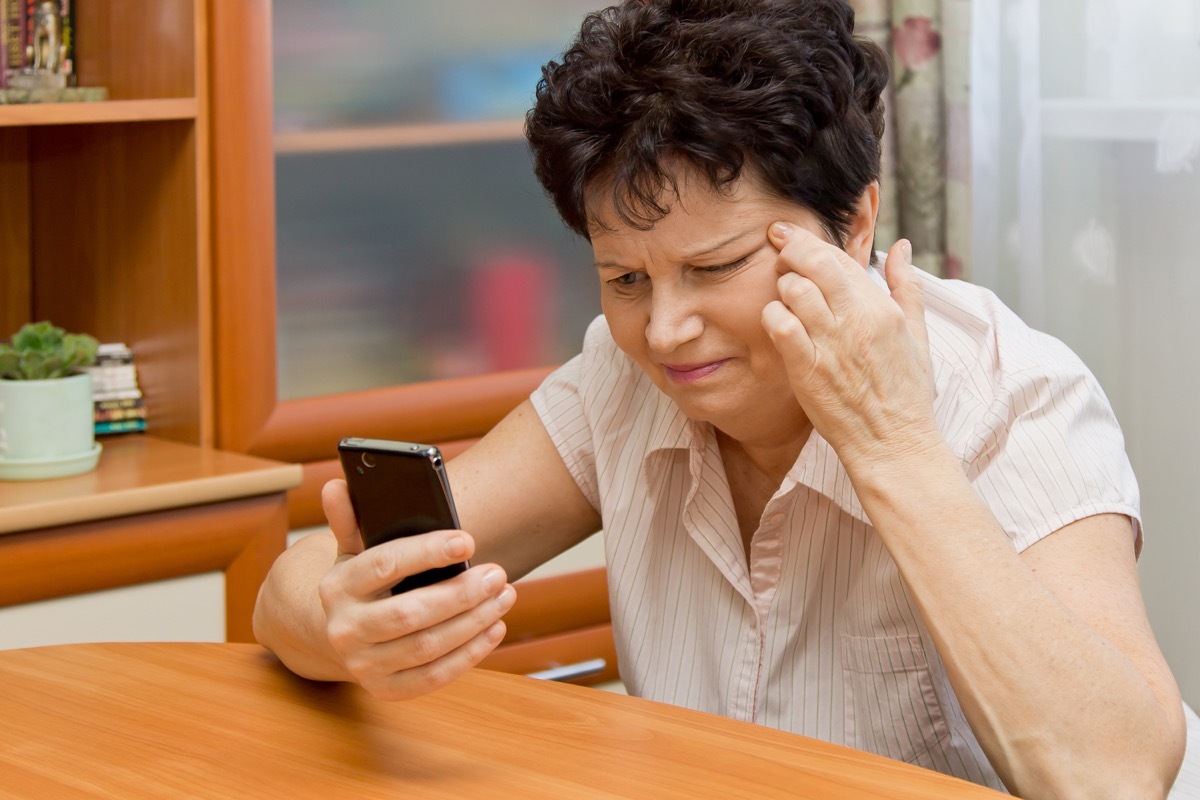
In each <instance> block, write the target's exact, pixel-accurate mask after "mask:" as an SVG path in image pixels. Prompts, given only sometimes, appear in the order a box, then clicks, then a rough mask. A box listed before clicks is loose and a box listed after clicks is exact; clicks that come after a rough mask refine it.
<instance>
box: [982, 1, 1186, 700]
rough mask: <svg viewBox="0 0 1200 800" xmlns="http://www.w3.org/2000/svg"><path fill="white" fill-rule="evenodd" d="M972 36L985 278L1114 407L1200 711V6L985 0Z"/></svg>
mask: <svg viewBox="0 0 1200 800" xmlns="http://www.w3.org/2000/svg"><path fill="white" fill-rule="evenodd" d="M971 29H972V42H971V45H972V48H971V61H972V70H971V74H972V82H971V87H972V95H971V99H970V104H971V150H972V165H973V174H972V187H973V206H972V208H973V225H972V232H973V242H972V265H973V273H972V278H973V280H974V281H975V282H977V283H981V284H983V285H986V286H989V287H991V288H993V289H994V290H996V291H997V292H998V293H999V294H1000V296H1001V297H1002V298H1003V299H1004V300H1005V301H1006V302H1007V303H1008V304H1009V305H1010V306H1012V307H1013V308H1014V309H1015V310H1016V311H1017V312H1018V313H1019V314H1021V316H1022V317H1023V318H1024V319H1025V320H1026V321H1027V322H1029V323H1030V324H1031V325H1033V326H1034V327H1037V328H1040V329H1042V330H1045V331H1047V332H1049V333H1051V334H1053V335H1055V336H1057V337H1058V338H1060V339H1062V340H1063V341H1065V342H1066V343H1067V344H1068V345H1070V346H1071V347H1072V348H1073V349H1074V350H1075V351H1076V352H1077V353H1079V355H1080V356H1082V357H1083V358H1084V360H1085V361H1086V362H1087V363H1088V365H1089V366H1090V367H1091V368H1092V370H1093V371H1094V372H1095V373H1096V375H1097V377H1098V378H1099V379H1100V382H1101V384H1102V385H1103V386H1104V388H1105V391H1106V392H1107V393H1108V395H1109V398H1110V399H1111V401H1112V403H1113V406H1114V407H1115V409H1116V412H1117V415H1118V417H1119V419H1120V421H1121V424H1122V427H1123V428H1124V430H1125V434H1126V438H1127V443H1128V449H1129V453H1130V456H1131V458H1132V460H1133V465H1134V468H1135V470H1136V471H1137V474H1138V477H1139V480H1140V483H1141V489H1142V509H1143V515H1144V522H1145V529H1146V544H1145V552H1144V555H1143V557H1142V559H1141V564H1140V569H1141V576H1142V581H1143V587H1144V591H1145V595H1146V598H1147V603H1148V605H1149V608H1150V614H1151V621H1152V622H1153V624H1154V627H1155V630H1156V632H1157V633H1158V636H1159V640H1160V642H1161V643H1162V645H1163V648H1164V650H1165V651H1166V654H1167V658H1168V659H1169V661H1170V662H1171V665H1172V667H1173V669H1174V670H1175V673H1176V675H1177V677H1178V679H1179V682H1180V685H1181V688H1182V690H1183V693H1184V697H1185V699H1186V700H1188V702H1189V703H1191V704H1192V705H1193V706H1197V705H1200V628H1198V627H1197V624H1196V617H1197V613H1198V612H1200V588H1197V587H1198V586H1200V508H1198V507H1197V499H1198V498H1200V413H1198V410H1197V409H1198V406H1200V354H1198V353H1197V351H1198V350H1200V307H1198V306H1200V211H1198V208H1197V207H1198V206H1200V0H1155V2H1152V3H1147V2H1144V0H1047V1H1046V2H1038V0H977V2H975V3H974V7H973V19H972V25H971Z"/></svg>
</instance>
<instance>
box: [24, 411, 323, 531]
mask: <svg viewBox="0 0 1200 800" xmlns="http://www.w3.org/2000/svg"><path fill="white" fill-rule="evenodd" d="M98 441H99V442H100V443H101V444H102V445H103V446H104V451H103V452H102V453H101V454H100V465H99V466H98V467H97V468H96V469H94V470H92V471H91V472H85V473H83V474H82V475H73V476H71V477H69V478H58V479H55V480H46V481H4V482H0V534H2V533H9V532H14V531H21V530H30V529H36V528H46V527H51V526H55V525H66V524H71V523H76V522H87V521H91V520H98V519H108V518H111V517H124V516H128V515H131V514H141V513H145V512H148V511H160V510H163V509H170V508H179V507H182V506H193V505H199V504H201V503H214V502H219V501H223V500H233V499H237V498H242V497H253V496H255V495H260V494H272V493H275V492H282V491H285V490H287V489H290V488H293V487H295V486H299V485H300V481H301V477H302V471H301V467H300V465H298V464H285V463H282V462H279V461H270V460H267V459H264V458H257V457H254V456H246V455H242V454H240V453H227V452H223V451H220V450H213V449H212V448H203V447H195V446H192V445H186V444H180V443H179V442H170V441H167V440H165V439H157V438H155V437H153V436H148V435H145V434H126V435H123V436H101V437H98Z"/></svg>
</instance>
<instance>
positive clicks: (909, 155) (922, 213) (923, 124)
mask: <svg viewBox="0 0 1200 800" xmlns="http://www.w3.org/2000/svg"><path fill="white" fill-rule="evenodd" d="M851 5H853V6H854V9H855V14H856V30H857V32H858V33H859V34H860V35H862V36H865V37H867V38H869V39H871V40H873V41H875V42H876V43H877V44H879V45H880V46H881V47H883V48H884V50H885V51H886V52H887V53H888V54H889V55H890V56H891V59H892V79H891V81H890V83H889V84H888V88H887V90H886V92H885V95H884V106H885V119H886V131H885V135H884V142H883V170H882V171H883V174H882V176H881V180H880V209H879V220H878V224H877V226H876V231H875V236H876V247H877V248H879V249H887V248H888V247H890V246H891V244H892V242H894V241H895V240H896V239H898V238H900V237H906V238H908V239H909V240H910V241H912V244H913V261H914V263H916V264H917V265H918V266H920V267H921V268H922V269H925V270H927V271H929V272H932V273H934V274H935V275H942V276H945V277H950V278H962V277H969V276H970V253H971V232H970V230H971V229H970V222H971V185H970V176H971V152H970V135H969V127H968V111H969V105H968V99H969V87H970V58H969V47H968V44H969V41H970V26H971V5H970V0H851Z"/></svg>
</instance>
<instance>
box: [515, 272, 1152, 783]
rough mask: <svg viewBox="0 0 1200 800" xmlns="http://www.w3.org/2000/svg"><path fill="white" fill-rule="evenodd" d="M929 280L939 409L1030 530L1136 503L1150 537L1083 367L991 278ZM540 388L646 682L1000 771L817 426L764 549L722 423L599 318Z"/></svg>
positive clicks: (770, 512) (930, 757)
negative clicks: (736, 500) (747, 520)
mask: <svg viewBox="0 0 1200 800" xmlns="http://www.w3.org/2000/svg"><path fill="white" fill-rule="evenodd" d="M871 275H872V277H873V278H874V279H875V281H876V282H877V283H878V284H879V285H880V286H882V287H884V288H885V290H886V284H885V282H884V280H883V277H882V275H881V273H880V271H879V270H878V269H872V270H871ZM924 280H925V302H926V319H927V323H928V328H929V340H930V350H931V356H932V361H933V373H934V379H935V388H936V400H935V410H936V416H937V421H938V425H939V427H940V429H941V432H942V434H943V436H945V438H946V440H947V441H948V442H949V443H950V445H951V447H952V448H953V450H954V452H955V454H957V455H958V457H959V458H960V459H961V461H962V464H963V469H964V470H965V472H966V474H967V476H968V478H969V479H970V480H971V482H972V484H973V485H974V487H975V489H976V491H977V492H978V493H979V495H980V496H981V497H982V498H983V499H984V501H985V502H986V503H987V505H988V506H989V508H990V509H991V510H992V512H993V513H994V514H995V515H996V518H997V519H998V520H999V522H1000V524H1001V526H1002V527H1003V528H1004V530H1005V532H1006V533H1007V534H1008V536H1009V537H1010V539H1011V540H1012V543H1013V547H1014V548H1016V549H1017V550H1018V551H1019V550H1023V549H1025V548H1026V547H1029V546H1030V545H1031V544H1033V543H1034V542H1036V541H1038V540H1039V539H1041V538H1042V537H1044V536H1046V535H1048V534H1050V533H1052V532H1053V531H1055V530H1057V529H1059V528H1061V527H1063V526H1064V525H1066V524H1067V523H1070V522H1072V521H1074V520H1077V519H1081V518H1083V517H1087V516H1090V515H1093V514H1101V513H1116V514H1124V515H1127V516H1129V517H1131V518H1132V519H1134V520H1135V527H1136V529H1137V530H1138V536H1139V545H1140V530H1141V526H1140V521H1138V520H1139V511H1138V503H1139V499H1138V487H1137V482H1136V480H1135V479H1134V476H1133V471H1132V469H1131V467H1130V465H1129V461H1128V458H1127V457H1126V454H1125V447H1124V440H1123V438H1122V435H1121V431H1120V429H1119V427H1118V425H1117V422H1116V419H1115V417H1114V415H1113V412H1112V410H1111V408H1110V406H1109V404H1108V401H1107V399H1106V398H1105V396H1104V394H1103V392H1102V391H1101V389H1100V387H1099V385H1098V384H1097V383H1096V380H1095V379H1094V378H1093V376H1092V375H1091V373H1090V372H1089V371H1088V370H1087V368H1086V367H1085V366H1084V365H1083V363H1082V362H1081V361H1080V360H1079V359H1078V358H1077V357H1076V356H1075V355H1074V354H1073V353H1071V352H1070V351H1069V350H1068V349H1067V347H1066V346H1064V345H1063V344H1062V343H1061V342H1059V341H1057V340H1055V339H1053V338H1051V337H1049V336H1046V335H1044V334H1041V333H1038V332H1036V331H1033V330H1031V329H1030V328H1028V327H1027V326H1026V325H1025V324H1023V323H1022V322H1021V321H1020V320H1019V319H1018V318H1017V317H1016V315H1014V314H1013V313H1012V312H1011V311H1009V310H1008V309H1007V308H1005V307H1004V305H1003V304H1002V303H1000V301H999V300H998V299H996V298H995V296H993V295H992V294H991V293H990V292H988V291H987V290H985V289H981V288H979V287H976V286H972V285H970V284H966V283H962V282H958V281H944V280H940V279H937V278H934V277H932V276H928V275H925V276H924ZM532 399H533V404H534V407H535V408H536V409H537V412H538V414H539V415H540V417H541V419H542V421H543V423H544V424H545V426H546V429H547V430H548V431H549V433H550V435H551V437H552V439H553V441H554V443H555V445H556V447H557V448H558V451H559V453H560V454H561V456H562V458H563V461H564V462H565V464H566V465H567V467H568V469H569V470H570V471H571V473H572V475H573V476H574V477H575V480H576V482H577V483H578V485H579V487H580V489H581V490H582V491H583V493H584V495H585V496H586V497H587V498H588V500H589V501H590V502H591V503H592V504H593V505H594V506H595V507H596V508H597V509H598V510H599V511H600V513H601V516H602V519H603V523H604V537H605V556H606V561H607V565H608V582H609V592H610V598H611V604H612V612H613V625H614V632H615V636H616V642H617V654H618V659H619V662H620V668H621V677H622V679H623V680H624V681H625V684H626V686H627V687H628V689H629V691H630V693H631V694H635V695H639V696H643V697H649V698H652V699H655V700H660V701H664V702H668V703H673V704H676V705H681V706H686V707H688V708H694V709H699V710H701V711H709V712H714V713H717V714H723V715H725V716H729V717H734V718H737V719H743V720H750V721H753V722H758V723H761V724H764V725H769V726H771V727H775V728H781V729H784V730H789V731H794V732H797V733H802V734H805V735H808V736H813V737H816V738H819V739H823V740H826V741H831V742H837V743H841V744H846V745H849V746H851V747H855V748H859V749H862V750H868V751H871V752H874V753H879V754H881V755H884V756H889V757H891V758H896V759H900V760H903V761H909V762H912V763H915V764H919V765H921V766H925V767H928V768H931V769H935V770H939V771H941V772H945V773H949V774H952V775H957V776H959V777H962V778H966V779H968V780H972V781H976V782H978V783H983V784H987V785H990V786H993V787H996V788H998V789H1001V790H1002V789H1003V786H1002V784H1001V783H1000V781H999V779H998V778H997V776H996V773H995V771H994V770H993V769H992V767H991V765H990V764H989V763H988V760H987V758H986V757H985V756H984V754H983V751H982V750H981V749H980V746H979V744H978V742H977V741H976V739H975V736H974V734H973V733H972V732H971V729H970V728H969V727H968V725H967V722H966V719H965V717H964V716H963V712H962V709H961V707H960V705H959V702H958V699H957V698H956V697H955V695H954V691H953V690H952V689H951V687H950V683H949V680H948V679H947V676H946V671H945V668H944V667H943V665H942V663H941V660H940V658H939V656H938V653H937V651H936V650H935V649H934V646H933V642H932V640H931V639H930V637H929V633H928V632H927V631H926V629H925V626H924V624H923V623H922V620H921V618H920V616H919V614H918V612H917V608H916V605H915V604H914V602H913V601H912V599H911V597H910V596H909V594H908V592H907V591H906V589H905V587H904V585H903V583H902V581H901V580H900V575H899V572H898V570H897V567H896V564H895V563H894V562H893V561H892V559H891V557H890V556H889V555H888V552H887V550H886V549H885V548H884V546H883V544H882V542H881V541H880V539H879V537H878V536H876V535H875V532H874V530H873V529H872V527H871V524H870V521H869V520H868V519H867V517H866V515H865V513H864V512H863V509H862V506H861V504H860V503H859V500H858V497H857V496H856V495H855V492H854V488H853V487H852V486H851V484H850V479H849V477H848V475H847V474H846V471H845V469H844V468H843V467H842V465H841V463H840V462H839V460H838V458H837V455H836V453H835V452H834V451H833V448H832V447H831V446H830V445H829V444H828V442H826V441H825V440H824V439H823V438H821V436H820V435H818V434H816V433H815V432H814V433H813V434H812V436H811V437H810V438H809V441H808V442H807V443H806V444H805V446H804V448H803V449H802V451H801V453H800V456H799V458H798V459H797V460H796V463H795V465H794V466H793V467H792V469H791V471H790V472H789V473H788V475H787V477H786V479H785V480H784V482H783V484H782V485H781V486H780V487H779V489H778V491H777V492H776V493H775V495H774V496H773V497H772V498H771V500H770V501H769V502H768V504H767V506H766V509H765V511H764V512H763V515H762V518H761V520H760V524H759V527H758V529H757V530H756V531H755V533H754V536H753V539H752V540H751V544H750V552H749V556H750V557H749V563H747V560H746V555H745V552H746V551H745V549H744V547H743V543H742V537H741V534H740V533H739V529H738V523H737V517H736V514H735V512H734V507H733V503H732V500H731V498H730V491H729V484H728V482H727V480H726V475H725V470H724V467H723V465H722V461H721V455H720V451H719V450H718V447H717V441H716V437H715V434H714V431H713V429H712V427H711V426H710V425H708V424H707V423H697V422H695V421H692V420H689V419H687V418H686V417H684V416H683V414H682V413H681V412H680V411H679V409H678V408H677V407H676V406H675V404H674V403H673V402H672V401H671V400H670V399H669V398H667V397H666V396H665V395H663V394H662V393H661V392H660V391H659V390H658V389H657V388H656V387H655V386H654V385H653V383H652V382H651V381H650V379H649V378H648V377H647V376H646V375H645V373H643V372H642V371H641V369H640V368H639V367H638V366H637V365H636V364H635V363H634V362H633V361H632V360H631V359H630V358H628V357H627V356H625V355H624V354H623V353H622V352H621V351H620V350H618V349H617V347H616V345H615V344H614V342H613V340H612V336H611V335H610V333H609V330H608V326H607V324H606V323H605V321H604V319H603V318H599V319H597V320H596V321H595V322H593V323H592V325H591V326H590V328H589V329H588V332H587V335H586V338H585V341H584V347H583V352H582V353H581V354H580V355H579V356H577V357H576V358H574V359H573V360H572V361H570V362H568V363H567V364H566V365H564V366H563V367H562V368H561V369H559V370H557V371H556V372H555V373H554V374H552V375H551V376H550V377H549V378H547V380H546V382H545V383H544V384H543V385H542V386H541V387H540V388H539V389H538V390H537V391H536V392H535V393H534V395H533V398H532ZM965 535H969V532H965Z"/></svg>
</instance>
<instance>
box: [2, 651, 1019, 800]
mask: <svg viewBox="0 0 1200 800" xmlns="http://www.w3.org/2000/svg"><path fill="white" fill-rule="evenodd" d="M1001 796H1002V795H999V794H997V793H995V792H993V791H991V790H989V789H984V788H982V787H979V786H975V785H973V784H970V783H965V782H963V781H960V780H957V779H954V778H950V777H947V776H944V775H939V774H937V773H934V772H929V771H927V770H923V769H919V768H917V767H913V766H909V765H907V764H902V763H900V762H897V761H891V760H888V759H885V758H881V757H879V756H874V755H869V754H866V753H861V752H858V751H855V750H851V749H848V748H845V747H839V746H836V745H831V744H826V743H823V742H818V741H815V740H812V739H808V738H805V737H801V736H796V735H793V734H788V733H782V732H780V731H776V730H771V729H769V728H764V727H762V726H759V725H752V724H750V723H745V722H737V721H734V720H729V719H725V718H723V717H718V716H713V715H711V714H703V713H699V712H695V711H687V710H684V709H680V708H675V707H672V706H667V705H663V704H660V703H654V702H650V701H648V700H640V699H637V698H631V697H626V696H624V695H617V694H612V693H609V692H603V691H600V690H596V689H588V688H584V687H579V686H568V685H563V684H555V683H549V682H544V681H537V680H534V679H532V678H525V677H521V676H517V675H509V674H504V673H498V672H488V671H484V670H473V671H472V672H470V673H468V674H467V675H466V676H464V677H463V678H462V679H460V680H458V681H456V682H455V683H453V684H452V685H450V686H448V687H446V688H444V689H442V690H440V691H437V692H435V693H433V694H431V695H428V696H425V697H422V698H420V699H417V700H412V701H408V702H402V703H387V702H382V701H378V700H375V699H374V698H371V697H370V696H369V695H367V694H366V693H365V692H363V691H362V690H360V689H358V688H357V687H353V686H349V685H345V684H322V683H313V682H309V681H305V680H302V679H300V678H297V677H295V676H293V675H292V674H291V673H289V672H288V671H287V670H286V669H284V668H283V667H282V666H281V665H280V664H279V663H278V662H277V661H276V660H275V659H274V657H273V656H271V655H270V654H269V653H268V652H267V651H266V650H264V649H262V648H260V647H258V646H257V645H246V644H161V643H158V644H148V643H147V644H142V643H139V644H85V645H65V646H61V647H44V648H32V649H28V650H9V651H3V652H0V797H5V798H7V797H20V798H56V799H57V798H70V797H107V798H143V797H162V798H184V797H212V798H242V797H272V798H274V797H286V798H305V797H313V798H343V797H344V798H372V797H380V798H383V797H386V798H438V800H442V798H459V797H465V798H539V797H551V798H572V799H573V798H626V797H628V798H655V799H657V798H677V797H678V798H697V797H716V798H769V797H788V798H820V799H821V800H831V799H833V800H836V799H837V798H889V799H894V798H925V799H926V800H928V799H929V798H951V797H953V798H987V797H1001Z"/></svg>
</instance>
